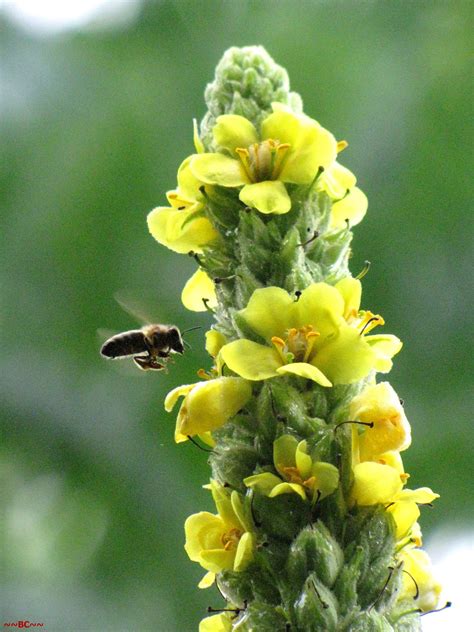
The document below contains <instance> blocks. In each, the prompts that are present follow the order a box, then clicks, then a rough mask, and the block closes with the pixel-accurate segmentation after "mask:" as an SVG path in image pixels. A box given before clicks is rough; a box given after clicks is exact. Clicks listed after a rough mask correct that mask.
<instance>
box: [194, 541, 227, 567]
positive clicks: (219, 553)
mask: <svg viewBox="0 0 474 632" xmlns="http://www.w3.org/2000/svg"><path fill="white" fill-rule="evenodd" d="M234 560H235V549H229V550H228V551H226V550H225V549H224V548H223V545H222V543H221V545H220V548H218V549H208V550H205V551H202V552H201V556H200V558H199V563H200V564H201V566H202V567H203V568H206V569H208V570H210V571H212V572H213V573H220V572H222V571H231V570H232V569H233V568H234Z"/></svg>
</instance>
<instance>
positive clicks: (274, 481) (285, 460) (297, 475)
mask: <svg viewBox="0 0 474 632" xmlns="http://www.w3.org/2000/svg"><path fill="white" fill-rule="evenodd" d="M307 449H308V447H307V443H306V441H300V442H299V443H298V441H297V439H295V437H293V436H292V435H282V436H281V437H279V438H278V439H276V441H275V442H274V443H273V461H274V463H275V468H276V470H277V472H278V473H279V474H280V476H276V475H275V474H272V473H271V472H263V473H262V474H255V475H254V476H248V477H247V478H245V479H244V483H245V485H246V486H247V487H251V488H252V489H255V490H257V491H258V492H260V493H261V494H264V495H265V496H268V497H269V498H274V497H275V496H279V495H280V494H291V493H295V494H298V496H300V498H302V499H303V500H310V501H311V502H313V503H315V502H317V501H318V500H322V499H323V498H326V496H329V494H332V493H333V491H334V490H335V489H336V488H337V486H338V484H339V471H338V469H337V467H335V466H334V465H331V464H330V463H324V462H322V461H314V462H313V460H312V458H311V456H310V455H309V454H308V452H307Z"/></svg>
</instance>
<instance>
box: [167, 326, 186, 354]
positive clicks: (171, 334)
mask: <svg viewBox="0 0 474 632" xmlns="http://www.w3.org/2000/svg"><path fill="white" fill-rule="evenodd" d="M167 338H168V344H169V346H170V348H171V349H173V351H176V353H183V352H184V345H183V339H182V338H181V333H180V331H179V329H178V328H177V327H170V328H169V331H168V335H167Z"/></svg>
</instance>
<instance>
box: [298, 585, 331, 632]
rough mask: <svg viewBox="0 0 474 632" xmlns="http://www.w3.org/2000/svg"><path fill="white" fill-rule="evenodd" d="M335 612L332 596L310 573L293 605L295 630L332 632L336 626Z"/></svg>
mask: <svg viewBox="0 0 474 632" xmlns="http://www.w3.org/2000/svg"><path fill="white" fill-rule="evenodd" d="M337 611H338V603H337V600H336V598H335V596H334V594H333V593H332V592H331V591H330V590H329V589H328V588H327V587H326V586H325V585H324V584H323V583H322V582H321V581H319V579H318V578H317V577H316V574H315V573H312V574H311V575H310V576H309V577H308V579H307V580H306V582H305V583H304V587H303V590H302V591H301V593H300V594H299V596H298V597H297V599H296V601H295V604H294V612H295V619H296V622H297V626H298V627H297V630H301V631H303V630H304V631H305V632H321V631H322V630H324V632H333V631H335V630H336V626H337Z"/></svg>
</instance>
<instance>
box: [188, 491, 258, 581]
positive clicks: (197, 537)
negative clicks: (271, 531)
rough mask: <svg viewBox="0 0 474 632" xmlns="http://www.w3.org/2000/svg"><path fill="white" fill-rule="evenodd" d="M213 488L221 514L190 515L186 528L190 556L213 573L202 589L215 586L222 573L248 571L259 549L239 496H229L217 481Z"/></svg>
mask: <svg viewBox="0 0 474 632" xmlns="http://www.w3.org/2000/svg"><path fill="white" fill-rule="evenodd" d="M210 489H211V492H212V496H213V498H214V502H215V503H216V508H217V512H218V513H217V515H215V514H211V513H209V512H207V511H201V512H200V513H197V514H193V515H192V516H189V518H188V519H187V520H186V522H185V525H184V530H185V534H186V544H185V545H184V548H185V550H186V553H187V554H188V555H189V558H190V559H191V560H192V561H193V562H199V564H200V565H201V566H202V567H203V568H205V569H206V570H207V571H209V572H208V573H207V574H206V575H205V576H204V578H203V580H202V581H201V583H200V585H199V586H200V588H207V587H208V586H210V585H212V583H213V582H214V578H215V575H216V574H217V573H220V572H221V571H224V570H228V571H236V572H240V571H243V570H245V569H246V568H247V566H248V564H249V563H250V562H251V561H252V559H253V553H254V547H255V536H254V534H253V533H252V532H251V528H252V527H251V525H250V524H249V522H248V520H247V518H246V516H245V514H244V508H243V506H242V501H241V499H240V496H239V494H238V493H237V492H236V491H233V492H232V493H229V492H228V490H227V489H225V488H224V487H221V486H220V485H218V484H217V483H216V482H215V481H211V485H210Z"/></svg>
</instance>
